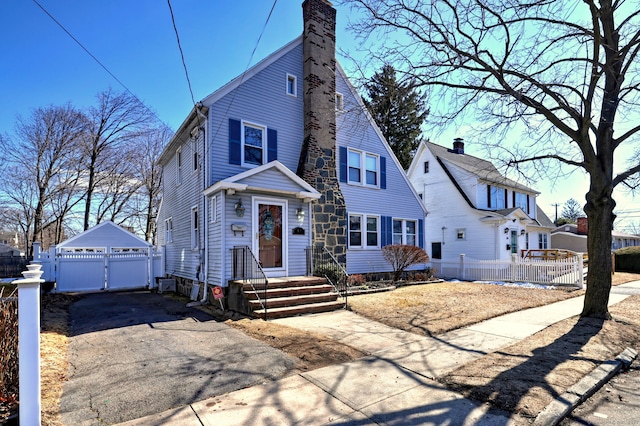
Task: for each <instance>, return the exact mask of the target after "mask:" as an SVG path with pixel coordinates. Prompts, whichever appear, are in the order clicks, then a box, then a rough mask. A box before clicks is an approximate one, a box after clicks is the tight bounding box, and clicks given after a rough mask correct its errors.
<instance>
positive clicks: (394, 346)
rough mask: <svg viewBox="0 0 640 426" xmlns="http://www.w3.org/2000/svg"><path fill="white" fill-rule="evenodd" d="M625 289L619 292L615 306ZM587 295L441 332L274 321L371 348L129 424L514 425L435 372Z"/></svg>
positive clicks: (514, 336) (329, 316) (325, 317)
mask: <svg viewBox="0 0 640 426" xmlns="http://www.w3.org/2000/svg"><path fill="white" fill-rule="evenodd" d="M630 284H631V285H635V284H637V283H635V284H634V283H630ZM623 287H624V285H623V286H619V288H623ZM626 297H628V295H626V294H613V293H612V294H611V296H610V299H609V304H615V303H618V302H620V301H622V300H624V299H625V298H626ZM583 301H584V297H577V298H573V299H568V300H564V301H561V302H556V303H553V304H550V305H546V306H542V307H538V308H533V309H527V310H523V311H519V312H514V313H511V314H507V315H503V316H501V317H497V318H493V319H490V320H487V321H484V322H481V323H478V324H475V325H472V326H470V327H466V328H462V329H459V330H454V331H451V332H448V333H445V334H442V335H438V336H435V337H424V336H419V335H416V334H413V333H408V332H405V331H402V330H398V329H395V328H392V327H388V326H386V325H383V324H380V323H377V322H374V321H370V320H367V319H365V318H363V317H360V316H358V315H356V314H354V313H352V312H349V311H336V312H330V313H323V314H314V315H308V316H301V317H293V318H284V319H278V320H274V322H277V323H281V324H285V325H288V326H291V327H297V328H301V329H304V330H309V331H313V332H317V333H321V334H325V335H327V336H329V337H331V338H333V339H335V340H337V341H339V342H342V343H345V344H347V345H350V346H353V347H355V348H357V349H360V350H362V351H364V352H366V353H369V354H370V355H369V356H367V357H364V358H361V359H358V360H356V361H353V362H349V363H346V364H339V365H332V366H328V367H324V368H320V369H317V370H313V371H310V372H307V373H302V374H298V375H294V376H289V377H286V378H284V379H281V380H278V381H276V382H272V383H267V384H264V385H259V386H253V387H250V388H246V389H242V390H239V391H235V392H231V393H228V394H224V395H219V396H217V397H214V398H210V399H208V400H205V401H200V402H197V403H194V404H191V405H190V406H186V407H180V408H177V409H175V410H169V411H167V412H164V413H160V414H156V415H152V416H148V417H144V418H141V419H137V420H132V421H130V422H127V423H123V425H128V426H132V425H151V424H153V425H159V424H172V425H247V424H256V425H264V424H271V425H276V424H278V425H279V424H287V425H291V424H304V425H320V424H338V425H347V424H348V425H375V424H391V425H395V424H398V425H410V424H452V425H473V424H482V425H512V424H515V423H514V422H513V421H512V420H510V418H509V416H510V413H507V412H502V411H497V410H489V409H488V406H487V405H484V404H479V403H477V402H475V401H471V400H468V399H465V398H463V397H462V396H461V395H459V394H457V393H455V392H452V391H449V390H447V389H446V388H444V387H443V386H442V385H440V384H439V383H437V382H436V381H434V380H433V379H435V378H437V377H440V376H442V375H444V374H446V373H448V372H450V371H453V370H454V369H456V368H458V367H460V366H461V365H464V364H466V363H468V362H471V361H473V360H474V359H477V358H479V357H482V356H483V355H485V354H487V353H489V352H493V351H495V350H498V349H500V348H502V347H505V346H508V345H511V344H513V343H515V342H516V341H518V340H521V339H524V338H526V337H528V336H531V335H532V334H534V333H536V332H538V331H540V330H542V329H544V328H546V327H547V326H549V325H551V324H553V323H555V322H558V321H561V320H563V319H565V318H569V317H571V316H573V315H577V314H579V313H580V311H581V310H582V305H583Z"/></svg>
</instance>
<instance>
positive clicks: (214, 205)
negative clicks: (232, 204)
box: [209, 195, 218, 223]
mask: <svg viewBox="0 0 640 426" xmlns="http://www.w3.org/2000/svg"><path fill="white" fill-rule="evenodd" d="M217 221H218V197H216V196H215V195H214V196H213V197H211V198H209V222H211V223H214V222H217Z"/></svg>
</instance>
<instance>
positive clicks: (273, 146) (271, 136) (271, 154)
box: [267, 129, 278, 161]
mask: <svg viewBox="0 0 640 426" xmlns="http://www.w3.org/2000/svg"><path fill="white" fill-rule="evenodd" d="M277 159H278V131H277V130H274V129H267V161H274V160H277Z"/></svg>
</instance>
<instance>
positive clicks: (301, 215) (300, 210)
mask: <svg viewBox="0 0 640 426" xmlns="http://www.w3.org/2000/svg"><path fill="white" fill-rule="evenodd" d="M296 217H297V218H298V222H300V223H302V222H304V209H303V208H302V207H298V210H296Z"/></svg>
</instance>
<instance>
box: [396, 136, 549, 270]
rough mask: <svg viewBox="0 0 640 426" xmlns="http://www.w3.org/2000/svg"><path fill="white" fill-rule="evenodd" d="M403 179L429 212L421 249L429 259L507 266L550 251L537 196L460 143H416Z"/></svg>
mask: <svg viewBox="0 0 640 426" xmlns="http://www.w3.org/2000/svg"><path fill="white" fill-rule="evenodd" d="M407 174H408V176H409V180H411V183H412V184H413V186H414V188H415V190H416V192H417V193H418V195H419V196H420V198H421V199H422V201H423V203H424V205H425V207H426V209H427V210H428V212H429V213H428V216H427V218H426V220H425V247H426V250H427V253H428V254H429V256H430V257H431V258H432V259H434V260H437V259H442V260H454V259H457V258H458V257H459V256H460V254H465V255H466V256H468V257H469V258H472V259H482V260H485V259H486V260H490V259H501V260H507V259H510V258H511V255H512V254H514V253H518V254H519V255H521V254H522V251H523V250H527V249H547V248H550V245H549V235H550V231H551V228H553V226H554V225H553V223H552V222H551V220H550V219H549V218H548V217H547V216H546V215H545V214H544V212H543V211H542V210H541V209H540V208H539V207H538V206H537V204H536V197H537V196H538V195H539V192H537V191H535V190H534V189H531V188H529V187H527V186H524V185H522V184H519V183H518V182H515V181H513V180H511V179H508V178H506V177H505V176H503V175H502V174H500V172H499V171H498V170H497V169H496V168H495V166H494V165H493V164H492V163H491V162H489V161H486V160H483V159H481V158H477V157H474V156H471V155H468V154H465V153H464V142H463V140H462V139H456V140H455V141H454V143H453V148H452V149H448V148H446V147H444V146H440V145H437V144H434V143H431V142H423V143H421V144H420V146H419V147H418V150H417V152H416V155H415V156H414V158H413V161H412V163H411V166H410V167H409V170H408V172H407Z"/></svg>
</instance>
